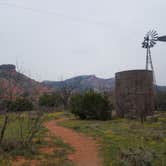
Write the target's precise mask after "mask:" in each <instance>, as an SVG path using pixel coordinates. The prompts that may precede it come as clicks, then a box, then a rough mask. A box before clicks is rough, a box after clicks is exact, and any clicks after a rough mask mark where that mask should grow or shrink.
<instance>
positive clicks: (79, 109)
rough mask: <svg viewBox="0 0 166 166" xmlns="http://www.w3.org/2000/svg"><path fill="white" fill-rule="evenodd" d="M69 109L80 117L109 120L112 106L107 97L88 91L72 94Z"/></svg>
mask: <svg viewBox="0 0 166 166" xmlns="http://www.w3.org/2000/svg"><path fill="white" fill-rule="evenodd" d="M70 110H71V112H72V113H73V114H74V115H76V116H78V117H79V118H80V119H92V120H93V119H94V120H109V119H111V110H112V108H111V105H110V103H109V100H108V97H106V96H104V95H102V94H99V93H96V92H93V91H90V92H86V93H85V94H76V95H74V96H72V97H71V99H70Z"/></svg>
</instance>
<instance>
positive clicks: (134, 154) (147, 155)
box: [119, 147, 156, 166]
mask: <svg viewBox="0 0 166 166" xmlns="http://www.w3.org/2000/svg"><path fill="white" fill-rule="evenodd" d="M119 157H120V161H121V165H126V166H152V161H153V159H154V158H155V157H156V155H155V153H154V152H151V151H149V150H146V149H144V148H141V147H140V148H136V149H133V148H129V149H127V150H123V151H121V152H120V156H119Z"/></svg>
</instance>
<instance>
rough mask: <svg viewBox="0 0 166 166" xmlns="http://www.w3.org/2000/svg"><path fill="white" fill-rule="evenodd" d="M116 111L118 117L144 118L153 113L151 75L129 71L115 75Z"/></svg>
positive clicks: (139, 71)
mask: <svg viewBox="0 0 166 166" xmlns="http://www.w3.org/2000/svg"><path fill="white" fill-rule="evenodd" d="M115 82H116V83H115V84H116V85H115V96H116V111H117V114H118V115H119V116H120V117H127V118H137V119H138V118H145V117H146V116H147V115H151V114H152V113H153V111H154V85H153V73H152V71H148V70H129V71H123V72H118V73H116V74H115Z"/></svg>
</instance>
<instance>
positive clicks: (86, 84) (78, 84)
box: [43, 75, 166, 92]
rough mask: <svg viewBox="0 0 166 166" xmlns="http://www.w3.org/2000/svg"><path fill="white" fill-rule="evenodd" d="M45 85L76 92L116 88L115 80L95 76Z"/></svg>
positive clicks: (162, 88)
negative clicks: (69, 88)
mask: <svg viewBox="0 0 166 166" xmlns="http://www.w3.org/2000/svg"><path fill="white" fill-rule="evenodd" d="M43 84H44V85H46V86H48V87H50V88H54V89H57V90H58V89H60V88H63V87H64V86H68V87H71V88H73V90H74V91H77V92H81V91H86V90H89V89H93V90H95V91H99V92H101V91H112V90H113V89H114V87H115V79H114V78H109V79H103V78H98V77H96V76H95V75H82V76H77V77H73V78H70V79H67V80H64V81H43ZM157 90H160V91H166V86H157Z"/></svg>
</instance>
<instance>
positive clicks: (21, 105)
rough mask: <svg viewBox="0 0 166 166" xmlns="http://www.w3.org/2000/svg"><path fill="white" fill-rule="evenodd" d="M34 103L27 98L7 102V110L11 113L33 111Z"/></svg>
mask: <svg viewBox="0 0 166 166" xmlns="http://www.w3.org/2000/svg"><path fill="white" fill-rule="evenodd" d="M32 109H33V103H32V102H31V101H30V100H29V99H26V98H18V99H16V100H15V101H7V110H8V111H9V112H23V111H31V110H32Z"/></svg>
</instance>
